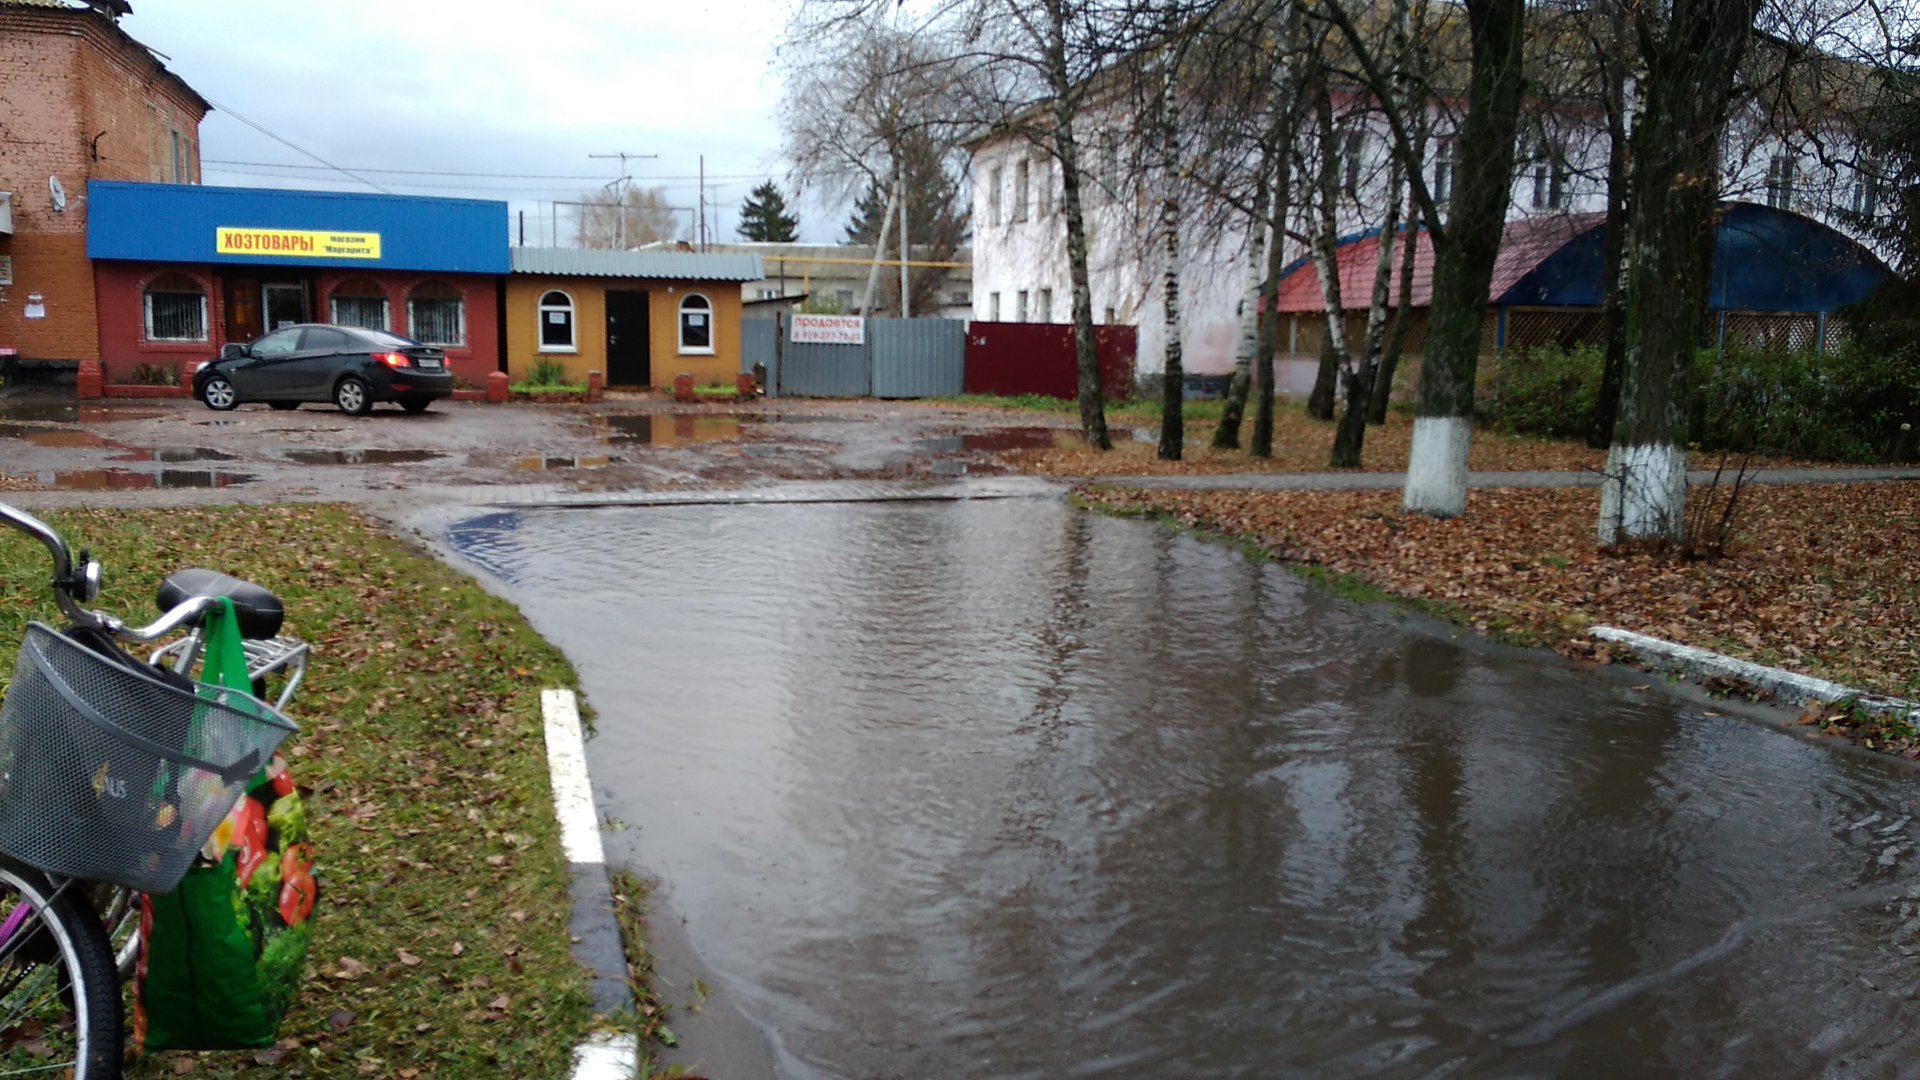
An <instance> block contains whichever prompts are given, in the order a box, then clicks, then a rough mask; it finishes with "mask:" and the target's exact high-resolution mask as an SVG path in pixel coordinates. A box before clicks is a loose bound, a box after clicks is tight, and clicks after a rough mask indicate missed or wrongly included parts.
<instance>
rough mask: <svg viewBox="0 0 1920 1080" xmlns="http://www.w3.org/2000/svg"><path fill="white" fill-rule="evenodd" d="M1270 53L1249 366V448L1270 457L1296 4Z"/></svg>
mask: <svg viewBox="0 0 1920 1080" xmlns="http://www.w3.org/2000/svg"><path fill="white" fill-rule="evenodd" d="M1286 11H1287V16H1286V19H1285V21H1284V22H1283V23H1282V24H1281V27H1280V33H1279V35H1278V39H1277V40H1278V44H1277V46H1276V49H1275V55H1274V76H1273V80H1272V83H1271V85H1270V86H1269V87H1268V98H1267V142H1266V148H1265V149H1267V150H1270V151H1271V152H1272V154H1273V157H1272V166H1273V173H1272V176H1273V193H1272V194H1273V197H1272V199H1271V200H1270V201H1269V202H1268V203H1267V221H1266V223H1265V228H1266V231H1267V236H1268V243H1267V272H1266V276H1265V277H1264V278H1263V279H1261V282H1260V303H1259V304H1258V305H1257V307H1258V310H1259V312H1260V329H1259V333H1258V335H1257V337H1256V340H1255V342H1254V350H1253V370H1254V383H1255V388H1256V390H1257V392H1258V396H1257V397H1256V398H1255V399H1254V414H1253V439H1252V444H1251V445H1250V446H1249V447H1248V448H1247V452H1248V453H1249V454H1250V455H1252V456H1253V457H1258V458H1271V457H1272V456H1273V388H1274V365H1273V354H1274V352H1275V351H1276V350H1277V349H1278V348H1279V344H1280V310H1279V308H1280V275H1281V273H1282V272H1283V271H1284V270H1286V268H1287V256H1286V252H1287V210H1288V208H1289V205H1290V204H1291V203H1292V201H1293V140H1294V137H1295V135H1296V133H1297V127H1296V124H1295V121H1294V98H1295V97H1297V96H1298V93H1299V86H1300V83H1299V68H1298V65H1297V64H1296V63H1295V61H1294V59H1293V57H1294V49H1295V47H1296V44H1297V42H1298V41H1299V34H1300V18H1301V12H1300V5H1298V4H1288V5H1287V6H1286Z"/></svg>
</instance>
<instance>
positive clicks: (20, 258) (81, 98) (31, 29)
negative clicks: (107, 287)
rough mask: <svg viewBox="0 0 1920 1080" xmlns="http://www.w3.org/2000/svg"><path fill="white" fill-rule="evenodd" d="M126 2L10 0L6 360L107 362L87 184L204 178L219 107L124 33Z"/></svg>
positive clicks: (3, 288) (4, 62) (1, 130)
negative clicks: (207, 143) (210, 119)
mask: <svg viewBox="0 0 1920 1080" xmlns="http://www.w3.org/2000/svg"><path fill="white" fill-rule="evenodd" d="M126 10H127V5H126V3H125V0H92V2H91V3H90V4H88V6H84V7H74V6H70V5H68V4H66V3H63V2H61V0H0V193H4V194H3V195H0V203H5V204H6V208H7V209H8V210H10V211H11V212H10V214H6V215H0V223H4V226H5V227H0V348H12V349H15V350H17V351H18V354H19V356H20V358H21V359H22V360H24V361H28V362H33V361H61V362H67V363H71V362H74V361H80V360H97V359H99V358H100V337H99V318H98V311H97V309H96V306H95V292H94V274H93V267H92V265H91V264H90V263H89V262H88V259H87V220H88V203H87V184H88V183H89V182H90V181H94V180H132V181H147V182H154V183H166V184H193V183H197V182H198V181H199V179H200V121H201V120H202V119H203V118H204V117H205V116H206V114H207V112H208V110H209V109H210V108H211V106H210V105H209V104H208V103H207V101H206V99H204V98H202V97H201V96H200V95H199V94H197V93H195V92H194V91H193V88H192V87H190V86H188V85H187V84H186V83H185V82H184V81H182V80H181V79H180V77H179V76H177V75H175V74H174V73H173V72H171V71H168V70H167V68H166V65H164V64H162V63H161V62H160V60H159V59H158V58H157V57H155V56H154V54H153V53H152V52H151V51H149V50H148V49H147V48H146V47H145V46H143V45H141V44H140V43H139V42H137V41H135V40H134V39H133V38H131V37H129V36H128V35H127V33H126V32H125V31H124V30H122V29H120V27H119V25H118V23H117V22H116V21H115V20H116V18H117V17H118V15H120V14H124V13H125V12H126Z"/></svg>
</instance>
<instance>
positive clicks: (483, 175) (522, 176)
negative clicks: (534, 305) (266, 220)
mask: <svg viewBox="0 0 1920 1080" xmlns="http://www.w3.org/2000/svg"><path fill="white" fill-rule="evenodd" d="M589 156H592V155H589ZM629 156H632V155H629ZM200 163H201V164H202V165H242V166H246V167H248V168H264V169H309V170H316V171H318V170H323V169H333V170H336V171H342V170H339V169H338V167H337V166H334V165H325V166H321V165H296V164H292V163H288V162H279V161H229V160H223V159H220V158H202V159H201V162H200ZM354 168H355V169H356V170H357V171H359V172H364V173H377V174H381V175H388V176H472V177H477V178H480V179H488V180H598V181H602V182H605V180H606V179H607V177H606V174H604V173H602V174H599V175H590V174H584V173H582V174H574V173H494V172H460V171H458V170H455V169H376V168H367V167H363V166H355V167H354ZM255 175H262V174H255ZM267 175H270V174H267ZM766 175H767V174H766V173H758V172H753V173H708V174H707V179H709V180H764V179H766ZM629 179H633V180H698V179H700V175H699V174H698V173H688V174H687V175H685V176H634V177H630V178H629Z"/></svg>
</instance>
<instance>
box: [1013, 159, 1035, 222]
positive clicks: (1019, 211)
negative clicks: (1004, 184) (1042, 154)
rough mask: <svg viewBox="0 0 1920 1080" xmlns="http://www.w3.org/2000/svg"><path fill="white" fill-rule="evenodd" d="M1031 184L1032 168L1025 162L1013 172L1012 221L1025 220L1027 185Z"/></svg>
mask: <svg viewBox="0 0 1920 1080" xmlns="http://www.w3.org/2000/svg"><path fill="white" fill-rule="evenodd" d="M1032 182H1033V168H1032V166H1030V165H1028V164H1027V163H1026V162H1025V161H1022V162H1021V163H1020V164H1019V165H1017V166H1015V167H1014V170H1013V220H1015V221H1025V220H1027V185H1028V184H1030V183H1032Z"/></svg>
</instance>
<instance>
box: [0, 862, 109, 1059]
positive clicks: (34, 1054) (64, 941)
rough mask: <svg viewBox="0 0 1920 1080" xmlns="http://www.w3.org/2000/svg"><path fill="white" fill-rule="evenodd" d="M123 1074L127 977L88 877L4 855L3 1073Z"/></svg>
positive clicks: (0, 933) (0, 891) (0, 870)
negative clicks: (53, 872)
mask: <svg viewBox="0 0 1920 1080" xmlns="http://www.w3.org/2000/svg"><path fill="white" fill-rule="evenodd" d="M25 1074H32V1075H38V1076H48V1075H53V1076H58V1075H68V1076H72V1077H74V1078H75V1080H108V1078H111V1077H116V1076H118V1075H120V982H119V980H118V979H117V978H116V977H115V972H114V963H113V953H112V951H111V950H110V949H109V948H108V945H107V939H106V934H105V932H104V931H103V930H102V929H101V925H100V916H99V914H98V913H97V912H96V911H94V910H93V906H92V904H91V903H89V901H88V896H87V892H86V887H85V885H84V884H83V883H81V882H63V883H62V884H61V885H59V886H57V887H56V886H54V885H53V884H52V883H50V882H49V881H48V880H47V877H46V875H44V874H42V873H40V872H39V871H38V870H34V869H31V868H29V867H27V866H26V865H25V864H23V863H19V862H16V861H14V860H13V859H10V858H7V857H6V856H3V855H0V1076H13V1075H25Z"/></svg>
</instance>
